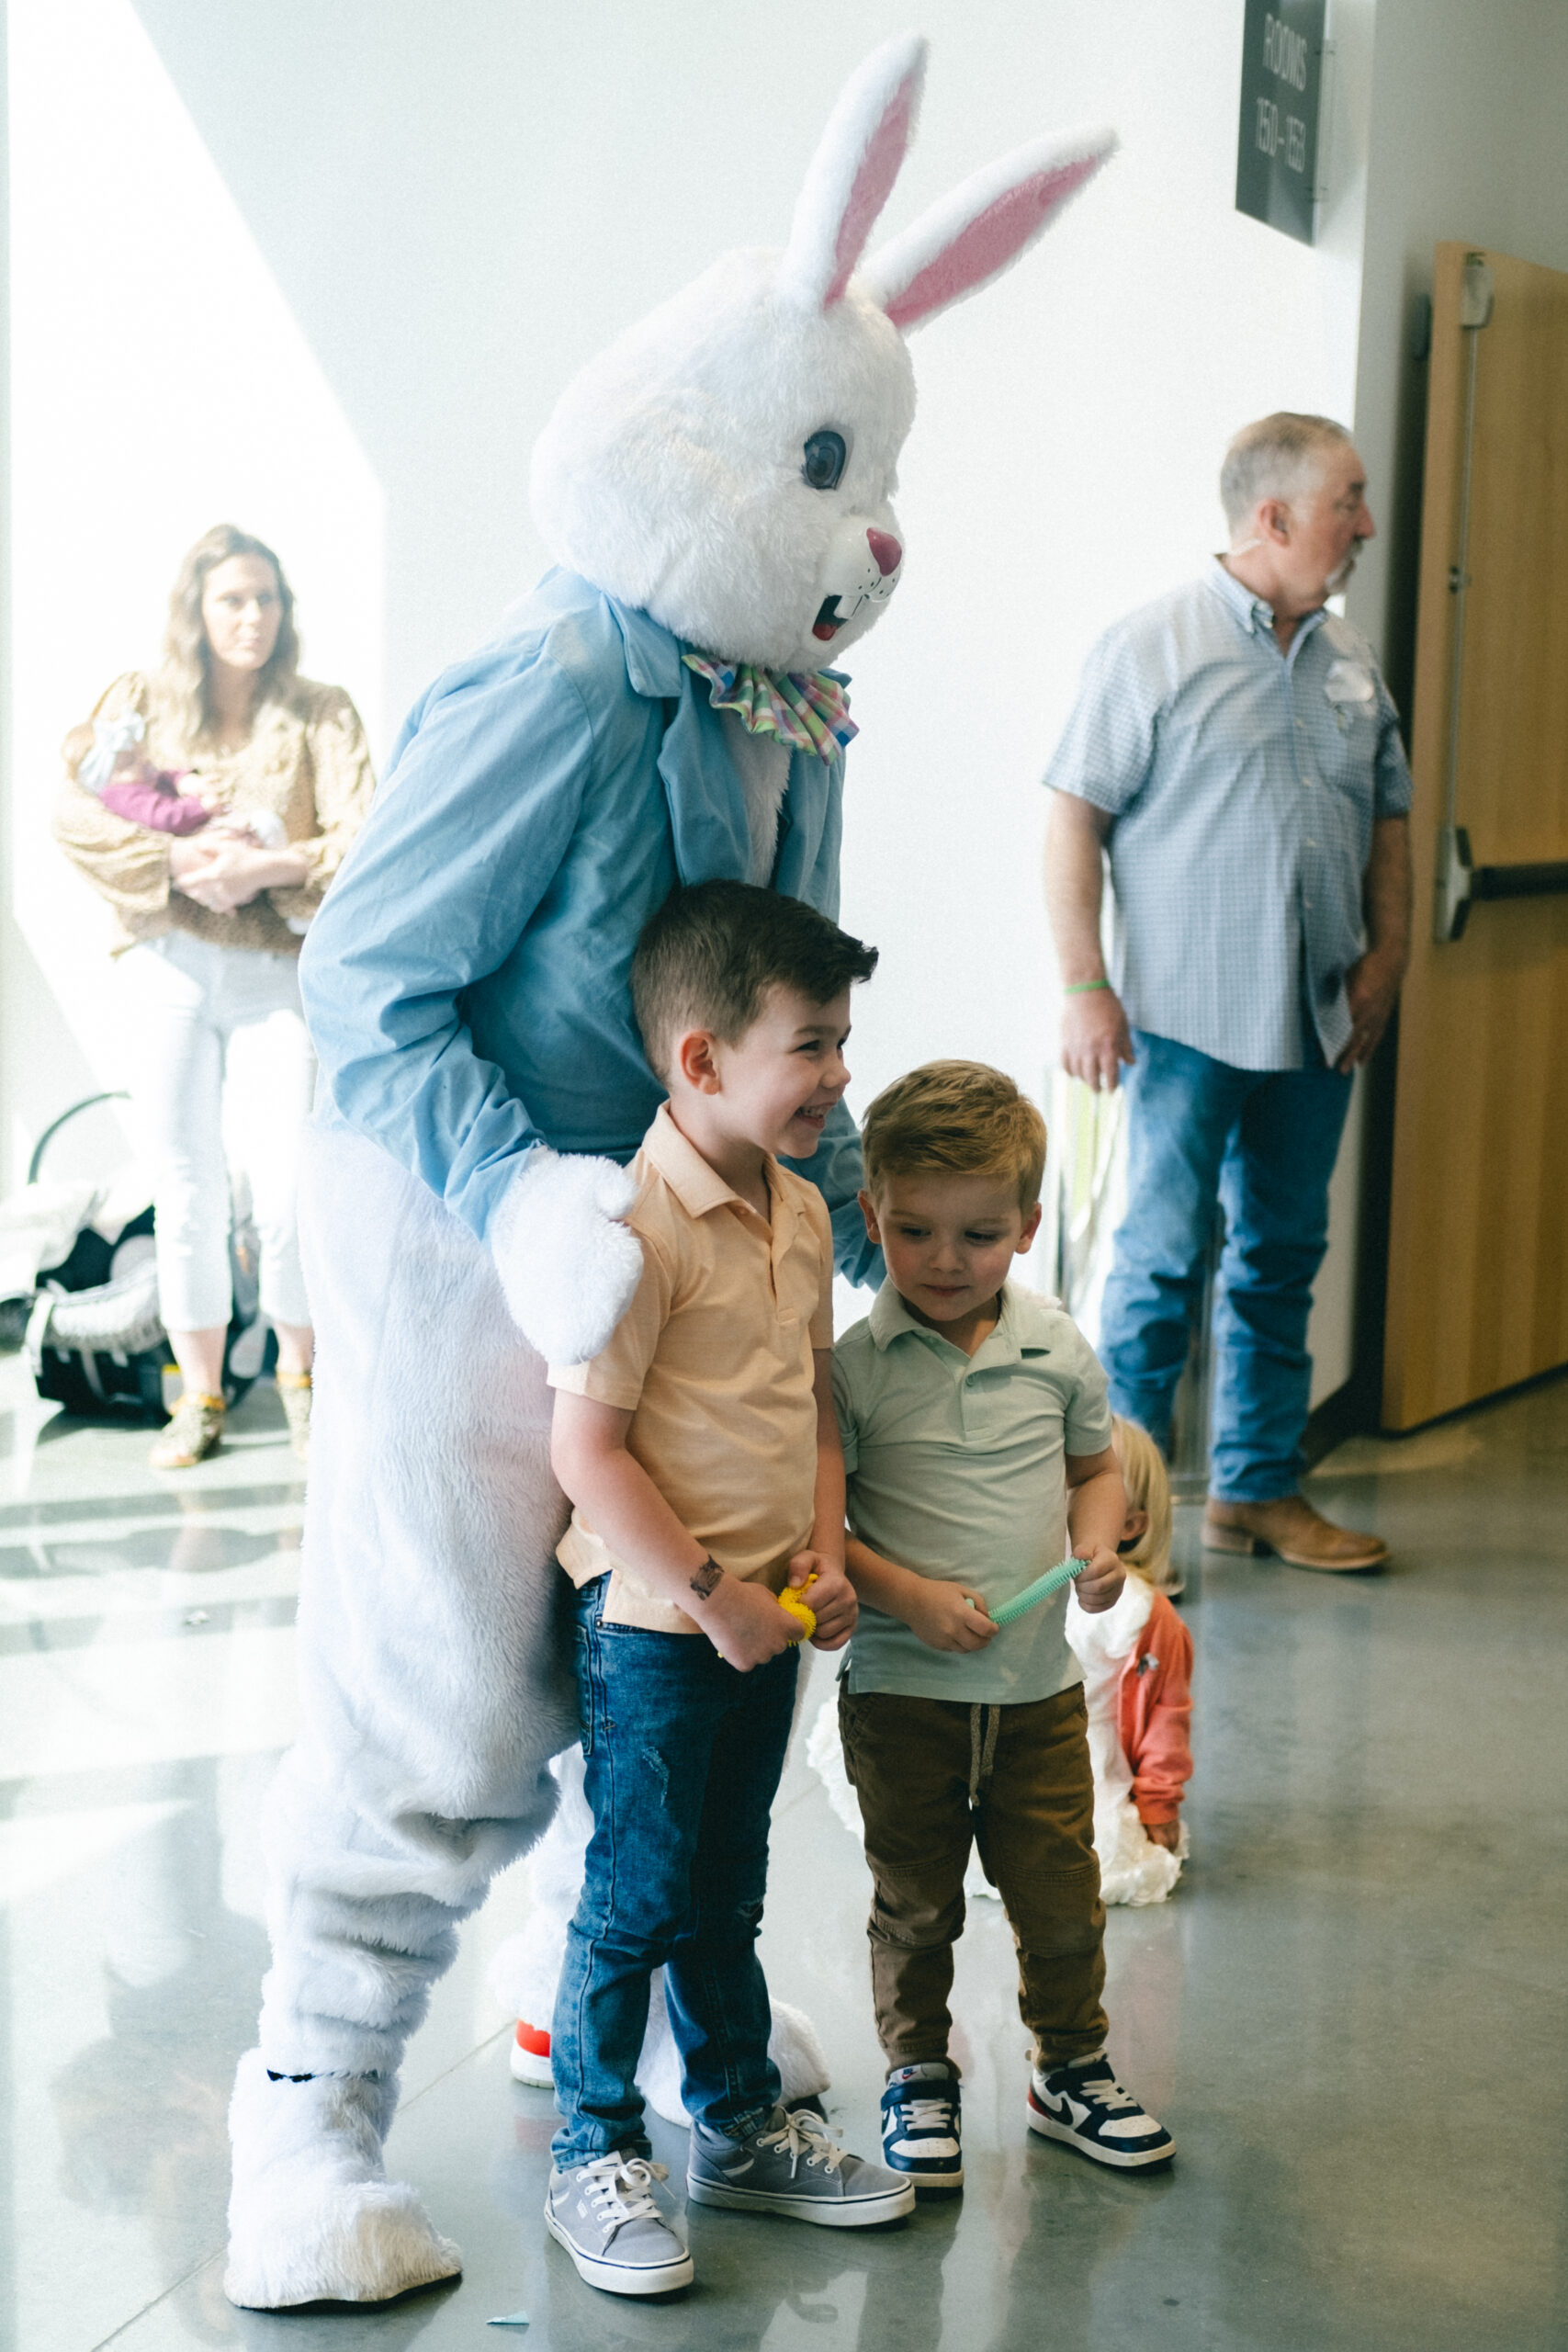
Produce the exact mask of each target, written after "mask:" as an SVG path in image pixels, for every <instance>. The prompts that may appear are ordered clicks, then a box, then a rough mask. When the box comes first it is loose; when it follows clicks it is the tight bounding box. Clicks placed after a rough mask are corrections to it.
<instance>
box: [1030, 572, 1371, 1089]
mask: <svg viewBox="0 0 1568 2352" xmlns="http://www.w3.org/2000/svg"><path fill="white" fill-rule="evenodd" d="M1273 624H1274V616H1273V613H1272V612H1271V610H1270V609H1269V605H1266V604H1265V603H1264V602H1263V601H1262V599H1261V598H1260V597H1258V596H1255V595H1254V594H1252V592H1251V591H1250V589H1247V588H1244V587H1243V586H1242V584H1241V582H1239V581H1237V580H1234V579H1233V578H1232V577H1231V575H1230V573H1229V572H1228V571H1226V570H1225V569H1224V565H1223V564H1221V563H1219V562H1218V561H1216V562H1214V563H1213V565H1212V566H1211V567H1210V569H1209V571H1207V572H1205V573H1203V574H1202V575H1201V577H1200V578H1198V579H1197V580H1193V581H1190V582H1188V583H1187V584H1186V585H1185V586H1184V587H1181V588H1177V589H1173V590H1172V591H1171V592H1170V594H1168V595H1165V596H1161V597H1159V598H1158V599H1156V602H1155V603H1154V604H1152V605H1145V606H1144V608H1143V609H1142V611H1141V612H1136V613H1134V614H1132V615H1130V616H1129V617H1128V618H1127V619H1125V620H1122V621H1118V622H1117V623H1116V625H1115V627H1114V628H1110V629H1108V630H1107V631H1106V633H1105V635H1104V636H1103V637H1102V638H1101V639H1100V642H1099V644H1098V645H1097V646H1096V647H1095V648H1094V650H1093V651H1092V653H1091V654H1090V655H1089V662H1088V664H1087V665H1086V668H1085V671H1084V677H1083V684H1082V685H1081V687H1080V688H1079V692H1078V699H1077V705H1076V707H1075V708H1074V710H1073V713H1072V716H1071V718H1069V719H1068V721H1067V726H1066V732H1065V733H1064V735H1063V737H1062V740H1061V742H1060V743H1059V744H1058V745H1057V747H1056V752H1055V757H1054V758H1053V760H1052V762H1051V765H1050V767H1049V769H1048V770H1047V772H1046V776H1045V781H1046V783H1047V785H1049V786H1051V788H1052V789H1053V790H1054V791H1056V792H1070V793H1072V794H1074V795H1076V796H1077V797H1078V798H1079V799H1082V800H1089V801H1091V802H1092V803H1093V804H1094V806H1095V807H1096V808H1097V809H1107V810H1108V811H1109V812H1110V814H1111V820H1112V821H1111V829H1110V832H1109V835H1108V837H1107V843H1106V846H1107V848H1108V850H1109V853H1110V857H1111V884H1112V887H1113V888H1114V891H1115V895H1116V923H1115V933H1114V952H1113V962H1112V976H1113V978H1114V982H1115V987H1116V990H1117V993H1118V995H1119V996H1120V997H1121V999H1122V1004H1123V1006H1124V1007H1125V1009H1126V1013H1127V1018H1128V1020H1129V1021H1130V1022H1131V1023H1132V1024H1133V1026H1134V1028H1135V1029H1146V1030H1149V1031H1151V1032H1152V1033H1153V1034H1154V1035H1156V1036H1160V1037H1170V1038H1173V1039H1175V1041H1176V1042H1177V1043H1178V1044H1179V1045H1183V1046H1194V1047H1195V1048H1196V1049H1197V1050H1198V1051H1199V1052H1200V1053H1204V1054H1209V1055H1212V1056H1213V1057H1214V1059H1215V1060H1217V1061H1223V1062H1229V1063H1230V1064H1232V1066H1233V1067H1234V1068H1235V1069H1300V1068H1301V1067H1302V1064H1303V1060H1304V1058H1305V1056H1304V1053H1303V1044H1304V1026H1303V1023H1304V1020H1305V1019H1306V1018H1307V1017H1308V1016H1309V1015H1310V1018H1311V1021H1312V1023H1313V1025H1314V1028H1315V1030H1316V1032H1317V1037H1318V1042H1319V1044H1320V1045H1321V1046H1322V1048H1323V1052H1324V1056H1325V1059H1326V1060H1328V1061H1329V1062H1330V1063H1333V1062H1335V1061H1337V1058H1338V1057H1339V1056H1340V1054H1342V1053H1343V1051H1344V1050H1345V1047H1346V1046H1347V1045H1348V1043H1349V1038H1350V1016H1349V1012H1348V1009H1347V1006H1346V1001H1345V974H1346V971H1347V969H1348V967H1349V966H1350V965H1351V964H1353V963H1354V962H1355V960H1356V958H1357V956H1359V955H1360V953H1361V951H1362V949H1363V947H1364V945H1365V944H1366V934H1365V931H1364V928H1363V924H1362V906H1361V892H1362V884H1363V880H1364V877H1365V875H1366V870H1367V861H1368V858H1369V856H1370V855H1371V839H1372V825H1373V822H1374V820H1376V819H1378V818H1380V817H1397V816H1402V815H1403V814H1404V811H1405V810H1406V809H1408V808H1409V806H1410V772H1409V769H1408V768H1407V767H1406V765H1405V762H1404V747H1403V745H1402V744H1401V742H1400V740H1399V717H1398V713H1397V712H1396V711H1395V709H1394V707H1393V702H1392V700H1391V699H1390V696H1389V692H1388V688H1387V687H1386V686H1385V685H1384V684H1383V681H1382V673H1381V672H1380V671H1379V669H1378V665H1377V659H1376V656H1375V655H1374V654H1373V652H1372V649H1371V646H1370V645H1369V644H1368V642H1367V640H1366V639H1365V638H1364V637H1363V636H1362V635H1361V633H1360V631H1359V629H1356V628H1352V627H1351V626H1350V624H1349V622H1348V621H1345V620H1340V619H1338V618H1337V617H1336V616H1334V615H1332V614H1330V613H1327V612H1325V611H1319V612H1316V613H1312V614H1309V615H1308V616H1307V617H1306V619H1304V620H1303V622H1302V623H1301V625H1300V627H1299V628H1297V630H1296V632H1295V634H1294V636H1293V637H1292V639H1291V648H1290V651H1289V652H1288V653H1283V654H1282V653H1281V652H1280V648H1279V644H1278V641H1277V640H1276V639H1275V636H1274V627H1273Z"/></svg>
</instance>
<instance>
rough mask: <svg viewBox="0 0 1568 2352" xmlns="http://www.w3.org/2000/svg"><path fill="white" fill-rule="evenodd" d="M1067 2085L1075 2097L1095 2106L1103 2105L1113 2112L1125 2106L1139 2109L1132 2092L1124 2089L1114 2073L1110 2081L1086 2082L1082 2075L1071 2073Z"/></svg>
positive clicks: (1140, 2110)
mask: <svg viewBox="0 0 1568 2352" xmlns="http://www.w3.org/2000/svg"><path fill="white" fill-rule="evenodd" d="M1066 2088H1067V2090H1068V2091H1070V2093H1071V2094H1072V2096H1073V2098H1079V2099H1083V2100H1085V2101H1086V2102H1087V2103H1088V2104H1089V2105H1090V2106H1093V2107H1103V2108H1104V2109H1107V2111H1108V2112H1110V2113H1111V2114H1115V2113H1116V2112H1117V2111H1118V2110H1119V2109H1123V2108H1133V2109H1138V2102H1137V2100H1136V2099H1135V2098H1134V2097H1133V2094H1132V2092H1131V2091H1124V2090H1123V2089H1122V2086H1121V2084H1120V2083H1119V2082H1118V2081H1117V2080H1116V2077H1115V2075H1112V2076H1111V2080H1110V2081H1109V2082H1108V2083H1086V2082H1085V2081H1084V2080H1083V2078H1082V2077H1081V2075H1073V2074H1069V2075H1068V2076H1067V2079H1066ZM1138 2112H1140V2113H1141V2112H1142V2109H1138Z"/></svg>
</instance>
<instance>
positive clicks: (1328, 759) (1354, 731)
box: [1314, 661, 1378, 808]
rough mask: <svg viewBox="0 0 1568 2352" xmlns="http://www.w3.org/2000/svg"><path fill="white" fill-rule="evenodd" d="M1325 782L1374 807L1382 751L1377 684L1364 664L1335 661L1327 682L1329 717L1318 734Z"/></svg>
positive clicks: (1325, 711)
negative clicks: (1376, 771)
mask: <svg viewBox="0 0 1568 2352" xmlns="http://www.w3.org/2000/svg"><path fill="white" fill-rule="evenodd" d="M1314 733H1315V735H1316V737H1317V741H1318V744H1319V747H1320V749H1319V757H1320V759H1321V761H1322V763H1323V770H1324V777H1325V782H1327V783H1329V784H1332V785H1333V786H1335V787H1336V788H1337V790H1338V791H1340V792H1343V793H1345V794H1347V795H1348V797H1350V798H1351V799H1353V800H1357V801H1362V802H1365V804H1366V805H1367V807H1368V808H1370V807H1371V799H1372V779H1373V770H1374V766H1375V763H1376V760H1377V748H1378V698H1377V684H1376V681H1375V680H1374V678H1373V676H1372V673H1371V671H1370V670H1369V669H1367V668H1366V666H1365V665H1364V663H1362V662H1345V661H1339V662H1331V663H1330V665H1329V669H1328V673H1327V675H1326V677H1325V680H1324V682H1323V713H1322V720H1321V723H1320V724H1319V726H1318V727H1317V728H1316V729H1314Z"/></svg>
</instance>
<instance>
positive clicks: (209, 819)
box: [66, 711, 288, 849]
mask: <svg viewBox="0 0 1568 2352" xmlns="http://www.w3.org/2000/svg"><path fill="white" fill-rule="evenodd" d="M146 731H147V729H146V725H145V722H144V721H143V720H142V719H141V718H140V717H139V716H138V714H137V713H136V712H135V711H128V712H127V713H126V715H125V716H124V717H123V718H97V719H95V720H94V722H93V742H92V748H91V749H90V750H89V751H86V752H84V753H83V755H82V758H81V760H80V761H79V763H77V767H76V781H77V783H78V784H82V785H85V786H86V788H87V790H88V791H89V792H91V793H93V794H94V795H96V797H97V798H98V799H99V800H101V801H102V802H103V804H104V807H105V808H106V809H108V810H109V811H110V813H111V814H112V815H114V816H116V817H123V818H124V819H125V820H126V821H127V823H128V824H131V825H141V826H142V827H143V828H144V829H145V830H146V831H149V832H158V833H178V834H181V835H185V834H188V833H198V832H200V831H203V830H204V828H210V830H211V831H213V832H215V833H229V834H231V835H236V836H239V837H240V838H242V839H243V840H246V841H252V842H254V843H255V845H256V847H257V848H258V849H281V848H282V847H283V845H284V843H285V842H286V840H287V838H288V836H287V834H286V833H285V831H284V828H283V821H282V820H281V819H280V818H278V817H275V816H274V815H273V813H272V811H271V810H270V809H250V810H247V812H246V814H245V815H244V816H243V817H241V816H236V815H233V814H231V813H228V812H225V811H224V810H223V807H222V802H221V799H220V796H219V795H218V794H217V793H216V792H211V793H203V792H201V791H199V790H198V791H197V792H195V793H186V792H182V791H181V790H180V786H181V785H182V784H183V783H184V782H185V779H186V775H188V774H189V773H190V771H189V770H188V769H184V768H155V767H153V766H152V764H151V763H149V762H148V761H147V760H146V759H144V758H143V756H142V753H141V742H142V739H143V737H144V736H145V734H146ZM66 749H67V752H69V751H70V749H71V746H70V744H69V743H67V746H66Z"/></svg>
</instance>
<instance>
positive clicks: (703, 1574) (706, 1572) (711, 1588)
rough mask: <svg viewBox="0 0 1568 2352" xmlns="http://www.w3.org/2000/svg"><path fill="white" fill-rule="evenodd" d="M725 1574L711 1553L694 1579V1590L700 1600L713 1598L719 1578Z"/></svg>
mask: <svg viewBox="0 0 1568 2352" xmlns="http://www.w3.org/2000/svg"><path fill="white" fill-rule="evenodd" d="M723 1574H724V1570H723V1569H722V1568H721V1567H720V1566H719V1565H718V1562H717V1561H716V1559H715V1558H714V1557H713V1555H712V1554H711V1553H710V1554H709V1555H708V1557H707V1558H706V1559H705V1561H704V1562H703V1564H702V1566H701V1567H700V1568H699V1569H698V1570H697V1573H696V1575H695V1576H694V1577H693V1578H692V1590H693V1591H694V1593H695V1594H696V1596H697V1599H698V1600H708V1599H710V1598H711V1596H712V1595H713V1593H714V1592H715V1591H716V1589H717V1587H718V1582H719V1578H720V1577H722V1576H723Z"/></svg>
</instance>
